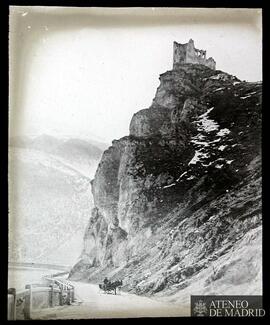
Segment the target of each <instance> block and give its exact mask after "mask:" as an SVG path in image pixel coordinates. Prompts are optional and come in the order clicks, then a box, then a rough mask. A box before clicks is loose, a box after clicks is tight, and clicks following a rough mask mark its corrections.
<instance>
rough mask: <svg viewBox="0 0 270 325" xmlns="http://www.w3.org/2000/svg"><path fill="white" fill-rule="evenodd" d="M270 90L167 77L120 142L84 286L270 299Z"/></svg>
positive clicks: (200, 77) (201, 76)
mask: <svg viewBox="0 0 270 325" xmlns="http://www.w3.org/2000/svg"><path fill="white" fill-rule="evenodd" d="M260 130H261V83H260V82H258V83H254V82H253V83H252V82H245V81H240V80H239V79H237V78H236V77H235V76H232V75H229V74H227V73H225V72H222V71H219V70H212V69H210V68H208V67H206V66H203V65H199V64H181V65H180V64H179V65H176V66H175V67H174V69H173V70H171V71H167V72H166V73H163V74H162V75H160V86H159V87H158V89H157V92H156V95H155V98H154V99H153V102H152V105H151V106H150V107H149V108H147V109H143V110H140V111H139V112H138V113H136V114H135V115H134V116H133V118H132V120H131V123H130V134H129V136H126V137H124V138H122V139H120V140H114V141H113V142H112V146H111V147H109V148H108V149H107V150H106V151H105V152H104V153H103V156H102V159H101V161H100V163H99V166H98V168H97V171H96V174H95V178H94V180H93V181H92V193H93V197H94V204H95V208H94V209H93V210H92V215H91V217H90V220H89V224H88V227H87V229H86V231H85V236H84V249H83V252H82V254H81V257H80V260H79V261H78V263H77V264H76V265H75V266H74V268H73V270H72V271H71V273H70V278H72V279H85V280H88V281H90V282H97V281H100V280H101V279H102V278H103V277H104V276H105V275H106V276H109V277H110V278H112V279H116V278H121V279H123V282H124V288H125V290H129V291H133V292H136V293H139V294H149V295H152V294H155V295H156V296H157V297H158V296H160V297H161V296H162V297H166V299H169V300H171V301H186V302H188V301H189V295H190V294H191V293H192V294H210V293H215V294H260V293H261V131H260Z"/></svg>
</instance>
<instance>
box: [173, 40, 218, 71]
mask: <svg viewBox="0 0 270 325" xmlns="http://www.w3.org/2000/svg"><path fill="white" fill-rule="evenodd" d="M183 63H193V64H203V65H205V66H207V67H209V68H211V69H213V70H215V69H216V61H215V60H214V59H213V58H212V57H210V58H208V59H207V58H206V51H205V50H199V49H196V48H195V46H194V41H193V40H192V39H190V40H189V42H188V43H185V44H180V43H177V42H174V43H173V69H174V68H175V67H176V66H177V64H183Z"/></svg>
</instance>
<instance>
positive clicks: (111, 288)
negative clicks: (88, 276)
mask: <svg viewBox="0 0 270 325" xmlns="http://www.w3.org/2000/svg"><path fill="white" fill-rule="evenodd" d="M122 285H123V282H122V280H121V281H119V280H117V281H114V282H108V283H102V284H101V283H100V284H99V285H98V286H99V289H100V290H103V292H104V293H114V294H115V295H116V293H117V289H118V292H119V291H120V289H121V287H122Z"/></svg>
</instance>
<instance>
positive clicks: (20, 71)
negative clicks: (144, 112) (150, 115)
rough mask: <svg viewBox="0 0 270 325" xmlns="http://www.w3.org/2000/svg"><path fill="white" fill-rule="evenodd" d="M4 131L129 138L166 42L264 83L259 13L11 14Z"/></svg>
mask: <svg viewBox="0 0 270 325" xmlns="http://www.w3.org/2000/svg"><path fill="white" fill-rule="evenodd" d="M9 38H10V50H9V55H10V101H9V110H10V114H9V116H10V117H9V119H10V123H9V127H10V134H11V135H19V136H21V135H40V134H50V135H54V136H58V137H61V136H71V137H80V138H89V139H91V138H92V139H94V140H98V141H102V142H106V143H111V141H112V140H113V139H118V138H121V137H123V136H125V135H128V133H129V123H130V120H131V118H132V116H133V114H134V113H136V112H137V111H139V110H140V109H144V108H147V107H149V106H150V105H151V103H152V100H153V98H154V96H155V92H156V89H157V87H158V86H159V75H160V74H162V73H164V72H166V71H167V70H171V69H172V63H173V62H172V59H173V52H172V49H173V41H177V42H178V43H186V42H188V41H189V39H190V38H192V39H193V40H194V42H195V47H196V48H199V49H205V50H206V51H207V57H210V56H212V57H213V58H214V59H215V61H216V68H217V69H219V70H223V71H225V72H228V73H230V74H233V75H236V76H237V77H238V78H240V79H241V80H247V81H259V80H262V30H261V10H260V9H217V8H213V9H195V8H192V9H188V8H178V9H176V8H171V9H166V8H147V9H146V8H145V9H142V8H141V9H138V8H128V9H127V8H126V9H124V8H118V9H117V8H116V9H108V8H107V9H105V8H64V7H51V8H50V7H20V6H16V7H11V8H10V35H9Z"/></svg>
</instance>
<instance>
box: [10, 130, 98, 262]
mask: <svg viewBox="0 0 270 325" xmlns="http://www.w3.org/2000/svg"><path fill="white" fill-rule="evenodd" d="M88 147H89V148H88ZM88 147H87V143H86V142H83V141H81V140H79V139H68V140H65V141H63V140H62V139H57V138H54V137H51V136H47V135H43V136H40V137H36V138H34V139H29V138H24V139H20V138H16V139H14V138H11V141H10V148H9V194H10V195H9V260H11V261H20V262H27V261H29V262H41V263H47V262H49V263H56V264H66V265H72V264H73V263H75V262H76V260H77V258H78V256H79V254H80V251H81V249H82V247H83V246H82V245H83V240H82V237H83V233H84V231H85V227H86V224H87V220H88V219H89V215H90V213H91V209H92V208H93V200H92V195H91V189H90V181H91V178H90V177H93V175H94V172H95V169H96V167H97V164H98V160H99V159H100V157H101V155H102V151H101V150H100V149H98V148H96V147H93V146H91V144H88ZM87 148H88V150H87ZM85 175H88V176H85ZM37 243H38V245H37Z"/></svg>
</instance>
